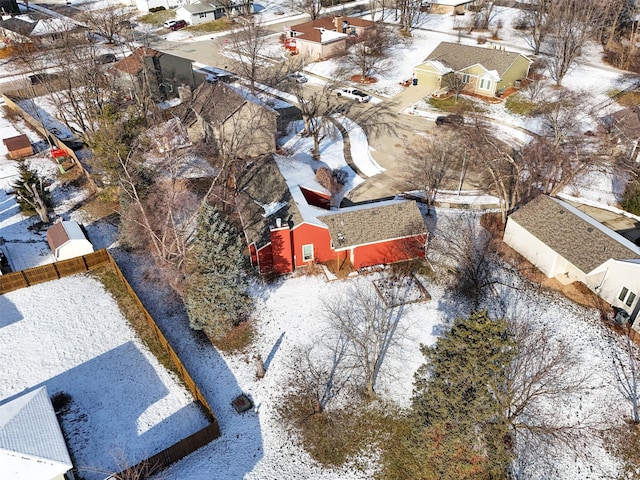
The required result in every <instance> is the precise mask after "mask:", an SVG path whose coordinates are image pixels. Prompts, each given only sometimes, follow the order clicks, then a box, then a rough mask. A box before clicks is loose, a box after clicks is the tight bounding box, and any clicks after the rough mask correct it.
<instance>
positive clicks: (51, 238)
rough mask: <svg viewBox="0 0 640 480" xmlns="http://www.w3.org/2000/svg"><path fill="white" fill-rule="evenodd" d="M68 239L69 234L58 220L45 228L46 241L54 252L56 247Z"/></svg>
mask: <svg viewBox="0 0 640 480" xmlns="http://www.w3.org/2000/svg"><path fill="white" fill-rule="evenodd" d="M68 241H69V235H68V234H67V231H66V230H65V229H64V225H63V224H62V222H58V223H56V224H54V225H52V226H51V227H49V228H48V229H47V243H49V248H51V251H52V252H54V253H55V251H56V248H58V247H60V246H61V245H64V244H65V243H66V242H68Z"/></svg>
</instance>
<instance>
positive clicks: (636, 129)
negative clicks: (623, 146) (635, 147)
mask: <svg viewBox="0 0 640 480" xmlns="http://www.w3.org/2000/svg"><path fill="white" fill-rule="evenodd" d="M604 121H605V123H606V124H608V126H609V127H610V128H611V129H612V130H613V132H614V133H619V134H620V133H621V134H622V136H623V137H625V140H629V141H635V140H637V139H638V138H640V106H638V105H636V106H633V107H629V108H623V109H622V110H618V111H617V112H615V113H612V114H611V115H609V116H608V117H606V118H605V119H604Z"/></svg>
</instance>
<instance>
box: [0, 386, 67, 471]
mask: <svg viewBox="0 0 640 480" xmlns="http://www.w3.org/2000/svg"><path fill="white" fill-rule="evenodd" d="M72 468H73V464H72V463H71V458H70V456H69V451H68V450H67V445H66V443H65V440H64V437H63V436H62V430H61V428H60V424H59V423H58V419H57V417H56V414H55V412H54V409H53V405H52V404H51V400H50V399H49V395H48V394H47V388H46V387H44V386H43V387H40V388H37V389H35V390H33V391H31V392H29V393H25V394H24V395H21V396H19V397H17V398H14V399H12V400H9V401H7V402H5V403H0V472H2V478H7V479H9V478H10V479H11V480H64V479H67V478H68V479H73V478H74V477H73V474H72V473H71V471H70V470H71V469H72ZM67 475H68V476H67Z"/></svg>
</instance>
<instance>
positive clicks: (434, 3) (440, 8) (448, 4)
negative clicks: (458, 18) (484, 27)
mask: <svg viewBox="0 0 640 480" xmlns="http://www.w3.org/2000/svg"><path fill="white" fill-rule="evenodd" d="M474 2H475V0H431V1H430V2H429V5H430V7H429V13H438V14H441V15H442V14H445V15H446V14H448V13H450V14H452V15H464V13H465V12H466V11H468V10H469V6H470V5H472V4H473V3H474Z"/></svg>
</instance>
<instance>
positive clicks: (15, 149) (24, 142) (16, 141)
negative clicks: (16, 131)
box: [2, 135, 33, 160]
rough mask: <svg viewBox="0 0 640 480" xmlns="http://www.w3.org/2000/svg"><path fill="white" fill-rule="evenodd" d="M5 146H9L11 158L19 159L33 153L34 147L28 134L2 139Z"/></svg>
mask: <svg viewBox="0 0 640 480" xmlns="http://www.w3.org/2000/svg"><path fill="white" fill-rule="evenodd" d="M2 143H4V146H5V147H7V150H8V152H9V153H7V155H8V156H9V158H12V159H14V160H15V159H17V158H22V157H28V156H30V155H33V147H32V146H31V142H30V141H29V137H27V136H26V135H18V136H17V137H10V138H5V139H4V140H2Z"/></svg>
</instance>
